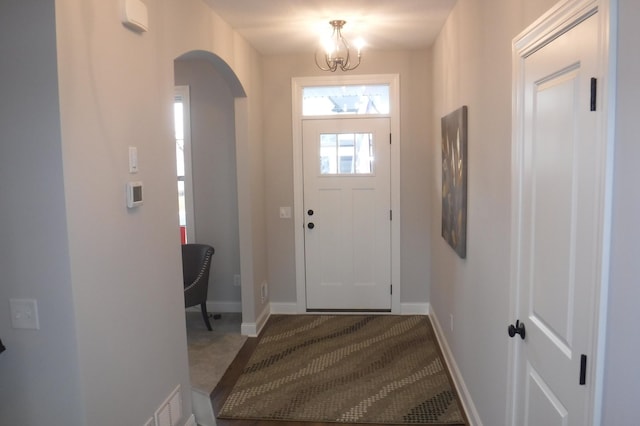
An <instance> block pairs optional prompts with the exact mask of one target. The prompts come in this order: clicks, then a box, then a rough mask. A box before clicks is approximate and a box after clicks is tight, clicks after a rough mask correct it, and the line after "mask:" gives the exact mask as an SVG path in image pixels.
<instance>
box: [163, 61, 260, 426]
mask: <svg viewBox="0 0 640 426" xmlns="http://www.w3.org/2000/svg"><path fill="white" fill-rule="evenodd" d="M174 83H175V85H176V87H179V88H180V90H179V91H176V101H175V102H176V104H178V102H181V103H182V108H183V111H185V112H187V111H188V114H187V115H185V117H188V120H185V122H184V123H183V126H184V129H185V130H186V131H184V132H182V135H181V136H184V135H187V136H190V137H189V139H190V144H189V141H188V140H187V144H188V146H189V148H190V149H188V150H186V154H187V155H186V156H185V159H186V160H187V161H185V163H186V166H187V167H185V168H184V169H183V170H181V168H180V166H178V175H179V176H180V173H181V172H182V173H183V176H184V177H183V179H184V181H186V182H187V183H190V185H182V188H183V189H184V190H185V194H184V195H185V198H187V200H188V202H186V203H183V204H184V205H185V209H191V211H190V212H188V214H187V213H186V212H185V213H183V214H181V216H182V218H181V220H182V219H185V218H186V221H185V222H183V223H184V225H185V226H186V227H187V229H188V232H185V235H188V239H187V242H196V243H204V244H209V245H212V246H213V247H214V248H215V254H214V257H213V261H212V269H211V274H210V280H209V291H208V301H207V307H208V311H209V312H210V313H221V314H222V316H223V320H222V321H220V322H218V321H214V322H212V325H213V329H214V333H207V332H206V330H197V331H196V334H195V335H194V334H193V330H189V331H188V340H189V342H191V343H190V350H189V354H190V356H189V357H190V370H191V372H192V374H191V382H192V390H193V391H192V400H193V408H194V414H195V415H196V420H197V421H198V423H199V424H203V425H208V424H215V423H214V420H213V412H212V409H211V406H210V400H209V393H210V392H211V391H212V390H213V386H215V381H216V377H217V375H218V373H219V371H220V370H221V371H224V369H226V366H227V365H226V364H225V363H227V362H230V359H226V358H228V357H229V356H231V359H232V357H233V354H231V351H230V350H231V349H233V348H234V347H236V346H237V349H238V350H239V349H240V347H241V342H243V341H244V340H238V338H240V335H239V332H240V326H239V324H238V329H237V331H235V333H236V334H237V335H235V336H231V335H227V336H225V337H224V338H223V339H224V341H225V345H226V346H228V348H227V349H228V350H227V352H229V353H227V354H226V355H225V356H212V357H209V358H211V360H210V362H209V363H208V364H207V363H206V362H205V363H204V364H205V366H204V367H203V365H202V363H201V362H200V361H194V360H193V359H192V349H191V346H192V343H193V342H192V340H193V339H194V336H195V339H196V340H198V339H200V338H203V337H204V336H206V335H207V334H215V335H216V336H215V337H212V342H214V341H217V340H220V339H221V334H222V333H226V331H227V329H226V328H227V327H229V325H230V322H229V319H228V318H230V317H233V316H235V317H236V318H237V313H238V312H240V313H242V298H243V294H249V297H251V292H248V293H247V292H244V291H243V289H242V283H243V281H244V282H245V284H247V285H250V284H249V283H250V282H251V281H250V278H251V275H249V274H243V269H242V267H243V264H242V262H241V259H242V257H243V256H242V251H243V248H242V247H241V244H240V233H241V231H240V229H241V227H243V226H244V227H245V229H246V227H247V224H244V223H243V219H242V218H243V217H246V215H244V216H243V215H242V214H241V212H242V208H241V207H240V205H239V204H240V203H239V201H238V198H239V197H238V194H239V193H241V192H242V191H243V190H245V191H246V188H244V187H243V185H245V183H244V182H245V181H244V180H243V179H241V178H239V177H241V176H243V175H246V174H247V173H246V171H245V170H243V167H244V166H243V165H244V164H246V162H243V161H238V157H237V155H242V154H241V153H240V154H237V142H238V140H239V139H240V140H242V137H243V133H242V132H236V129H237V125H236V120H237V119H239V120H240V121H239V122H240V123H243V122H245V121H246V120H244V119H243V116H242V114H246V112H245V111H244V110H243V109H242V108H238V106H237V104H238V102H236V100H237V99H238V98H245V97H246V94H245V91H244V89H243V87H242V85H241V84H240V82H239V80H238V78H237V77H236V75H235V73H234V72H233V71H232V70H231V69H230V67H229V66H228V65H227V64H226V63H225V62H224V61H223V60H222V59H220V58H219V57H218V56H216V55H214V54H212V53H210V52H205V51H192V52H188V53H186V54H184V55H181V56H180V57H178V58H176V59H175V60H174ZM240 103H241V104H242V102H240ZM237 133H240V135H237ZM176 138H177V139H178V134H176ZM180 154H181V153H180V152H179V149H178V150H177V157H178V158H180ZM240 160H241V159H240ZM184 181H183V182H184ZM178 186H179V187H180V177H178ZM249 228H250V227H249ZM245 257H246V256H245ZM245 269H247V268H246V265H245ZM247 277H248V278H249V280H247V279H246V278H247ZM198 315H199V314H197V313H196V315H195V318H198ZM233 321H235V320H231V322H233ZM200 322H201V320H200ZM238 323H239V320H238ZM198 326H202V324H201V323H198ZM202 331H203V332H204V333H202ZM198 333H199V334H198ZM199 345H200V346H201V348H202V349H203V351H210V350H213V351H215V350H217V349H216V348H215V347H214V348H204V347H202V346H212V345H211V344H210V343H204V342H202V341H200V342H199ZM205 355H206V354H205ZM196 358H197V357H196ZM211 363H212V364H214V365H210V364H211ZM203 368H205V369H206V370H203ZM201 376H202V377H201ZM194 377H195V378H194ZM201 379H202V380H201Z"/></svg>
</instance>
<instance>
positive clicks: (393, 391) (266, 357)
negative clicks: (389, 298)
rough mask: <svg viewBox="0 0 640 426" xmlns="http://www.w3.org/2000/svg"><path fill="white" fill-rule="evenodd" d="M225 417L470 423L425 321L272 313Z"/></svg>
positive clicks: (225, 407)
mask: <svg viewBox="0 0 640 426" xmlns="http://www.w3.org/2000/svg"><path fill="white" fill-rule="evenodd" d="M218 417H219V418H228V419H259V420H280V421H315V422H347V423H379V424H456V425H459V424H465V423H464V418H463V415H462V411H461V408H460V404H459V402H458V398H457V395H456V393H455V391H454V390H453V388H452V385H451V383H450V379H449V376H448V374H447V372H446V370H445V367H444V362H443V360H442V358H441V355H440V352H439V350H438V348H437V343H436V338H435V336H434V333H433V329H432V328H431V323H430V322H429V319H428V318H427V317H424V316H390V315H389V316H387V315H377V316H373V315H337V316H331V315H293V316H272V317H271V319H270V320H269V323H268V325H267V327H266V330H265V331H264V332H263V335H262V337H261V339H260V342H259V343H258V346H257V348H256V350H255V352H254V353H253V355H252V357H251V359H250V360H249V362H248V363H247V366H246V367H245V369H244V371H243V373H242V375H241V376H240V378H239V379H238V381H237V382H236V384H235V386H234V388H233V390H232V391H231V394H230V395H229V397H228V398H227V400H226V401H225V403H224V405H223V407H222V410H221V412H220V413H219V416H218Z"/></svg>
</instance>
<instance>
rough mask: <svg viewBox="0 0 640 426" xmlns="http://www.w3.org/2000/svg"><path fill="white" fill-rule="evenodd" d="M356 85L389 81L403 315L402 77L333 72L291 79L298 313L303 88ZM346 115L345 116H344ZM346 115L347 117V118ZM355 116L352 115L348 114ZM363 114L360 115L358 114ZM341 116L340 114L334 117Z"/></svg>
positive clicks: (395, 267)
mask: <svg viewBox="0 0 640 426" xmlns="http://www.w3.org/2000/svg"><path fill="white" fill-rule="evenodd" d="M357 84H388V85H389V98H390V111H389V115H388V117H389V120H390V123H391V135H392V143H391V209H392V211H393V220H392V221H391V284H392V285H393V290H394V291H393V294H392V295H391V312H392V313H394V314H400V312H401V306H400V294H401V284H402V282H401V279H400V278H401V277H400V218H401V217H402V215H401V214H400V143H401V135H400V76H399V75H398V74H372V75H331V76H322V77H294V78H292V79H291V93H292V95H291V96H292V99H291V105H292V108H291V110H292V117H291V121H292V131H293V138H292V140H293V204H294V215H293V219H294V232H295V235H294V241H295V266H296V295H297V306H298V308H297V312H298V313H304V312H306V310H307V302H306V300H307V291H306V286H305V265H304V228H303V225H304V224H303V218H304V212H303V207H304V206H303V197H304V187H303V179H302V176H303V170H302V119H303V116H302V89H303V88H304V87H308V86H337V85H357ZM341 117H343V116H341ZM346 117H347V116H345V118H346ZM348 117H349V118H352V117H353V116H348ZM358 117H361V116H358ZM334 118H338V117H334Z"/></svg>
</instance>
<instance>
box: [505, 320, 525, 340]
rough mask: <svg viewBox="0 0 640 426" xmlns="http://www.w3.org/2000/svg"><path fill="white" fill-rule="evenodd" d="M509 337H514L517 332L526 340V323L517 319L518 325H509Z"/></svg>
mask: <svg viewBox="0 0 640 426" xmlns="http://www.w3.org/2000/svg"><path fill="white" fill-rule="evenodd" d="M508 332H509V337H514V336H515V335H516V334H519V335H520V338H521V339H522V340H524V336H525V328H524V324H523V323H521V322H520V320H516V325H513V324H511V325H509V328H508Z"/></svg>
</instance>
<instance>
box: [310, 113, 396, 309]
mask: <svg viewBox="0 0 640 426" xmlns="http://www.w3.org/2000/svg"><path fill="white" fill-rule="evenodd" d="M302 130H303V133H302V139H303V145H302V151H303V169H304V170H303V176H304V215H305V218H304V224H305V237H304V243H305V244H304V246H305V268H306V293H307V309H309V310H361V309H366V310H391V217H390V215H391V210H390V208H391V207H390V206H391V196H390V141H389V138H390V128H389V119H388V118H353V119H331V120H322V119H316V120H304V121H303V124H302Z"/></svg>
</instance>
